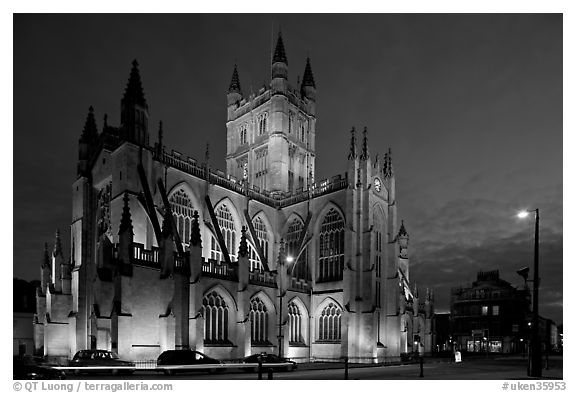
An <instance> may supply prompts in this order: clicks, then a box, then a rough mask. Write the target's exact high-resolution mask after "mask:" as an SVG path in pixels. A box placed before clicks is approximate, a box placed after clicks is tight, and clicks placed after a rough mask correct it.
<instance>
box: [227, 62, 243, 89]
mask: <svg viewBox="0 0 576 393" xmlns="http://www.w3.org/2000/svg"><path fill="white" fill-rule="evenodd" d="M228 93H238V94H240V95H242V88H241V87H240V77H239V76H238V67H237V66H236V64H234V71H233V72H232V80H231V81H230V87H228Z"/></svg>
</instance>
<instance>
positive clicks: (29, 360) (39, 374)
mask: <svg viewBox="0 0 576 393" xmlns="http://www.w3.org/2000/svg"><path fill="white" fill-rule="evenodd" d="M12 364H13V369H12V378H13V379H66V374H65V373H64V372H63V371H62V370H58V369H55V368H54V367H52V366H53V365H51V364H48V363H46V362H45V361H44V359H43V358H40V357H32V356H14V361H13V363H12Z"/></svg>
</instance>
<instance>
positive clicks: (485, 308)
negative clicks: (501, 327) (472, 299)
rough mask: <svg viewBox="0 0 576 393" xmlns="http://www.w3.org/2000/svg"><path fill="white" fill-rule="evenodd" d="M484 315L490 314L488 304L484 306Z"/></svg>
mask: <svg viewBox="0 0 576 393" xmlns="http://www.w3.org/2000/svg"><path fill="white" fill-rule="evenodd" d="M482 315H488V306H482Z"/></svg>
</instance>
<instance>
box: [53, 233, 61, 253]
mask: <svg viewBox="0 0 576 393" xmlns="http://www.w3.org/2000/svg"><path fill="white" fill-rule="evenodd" d="M52 255H53V256H55V257H56V256H58V255H63V253H62V241H61V239H60V229H56V239H55V241H54V251H53V252H52Z"/></svg>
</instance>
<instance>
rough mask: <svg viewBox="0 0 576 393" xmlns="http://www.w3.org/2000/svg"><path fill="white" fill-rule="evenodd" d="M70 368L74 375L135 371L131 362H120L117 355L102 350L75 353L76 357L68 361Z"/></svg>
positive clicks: (129, 372) (128, 372) (116, 373)
mask: <svg viewBox="0 0 576 393" xmlns="http://www.w3.org/2000/svg"><path fill="white" fill-rule="evenodd" d="M69 365H70V367H78V368H75V369H74V370H73V371H74V374H75V375H79V374H80V373H84V372H85V373H99V372H104V373H112V375H118V374H132V373H133V372H134V369H135V365H134V363H133V362H128V361H125V360H120V358H119V357H118V355H117V354H116V353H114V352H111V351H105V350H103V349H86V350H83V351H78V352H76V355H74V357H73V358H72V360H71V361H70V364H69Z"/></svg>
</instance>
